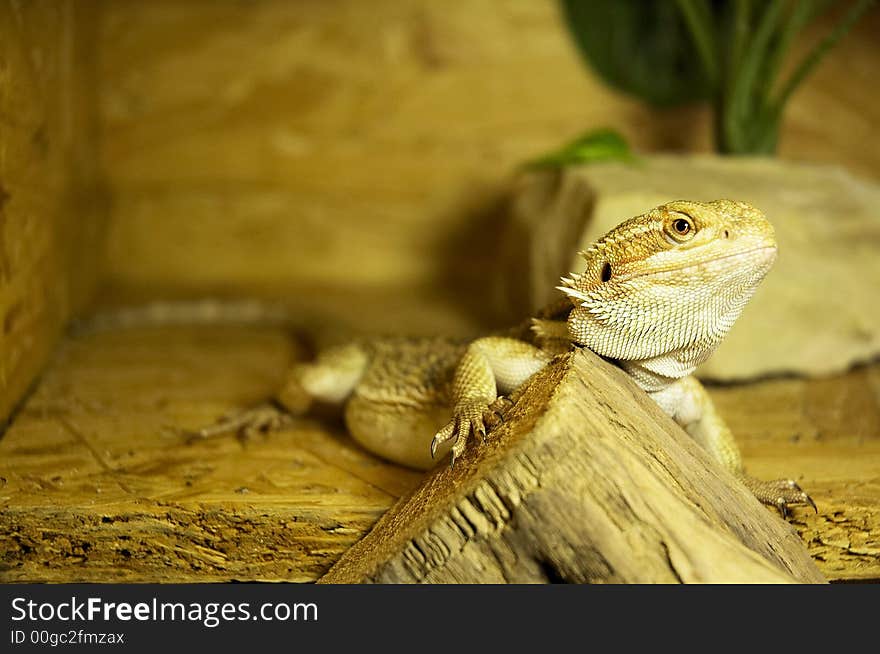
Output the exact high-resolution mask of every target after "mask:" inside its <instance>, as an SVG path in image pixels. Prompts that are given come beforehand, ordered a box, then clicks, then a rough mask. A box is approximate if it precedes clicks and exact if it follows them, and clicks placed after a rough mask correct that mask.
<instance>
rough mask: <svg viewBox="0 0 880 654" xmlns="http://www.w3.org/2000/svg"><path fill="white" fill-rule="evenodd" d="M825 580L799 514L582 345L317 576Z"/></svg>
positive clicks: (358, 579)
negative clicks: (784, 508) (777, 503)
mask: <svg viewBox="0 0 880 654" xmlns="http://www.w3.org/2000/svg"><path fill="white" fill-rule="evenodd" d="M553 581H564V582H612V583H653V582H685V583H691V582H708V583H715V582H762V583H766V582H810V583H815V582H821V581H823V577H822V575H821V573H820V572H819V570H818V569H817V568H816V566H815V565H814V564H813V562H812V560H811V559H810V557H809V554H808V553H807V551H806V549H805V547H804V545H803V543H802V542H801V541H800V539H799V538H798V537H797V535H796V534H795V532H794V531H793V529H792V528H791V527H790V526H789V525H788V524H786V523H785V522H783V521H782V520H781V519H780V518H779V517H778V516H777V515H775V514H774V513H772V512H771V511H769V510H768V509H766V508H765V507H763V506H761V505H760V504H759V503H758V502H757V501H756V500H755V499H754V497H752V496H751V494H750V493H749V492H748V490H747V489H746V488H745V487H744V486H742V484H740V483H739V482H738V481H737V480H736V479H735V478H734V477H733V476H732V475H730V474H729V473H727V472H726V471H725V470H723V469H721V468H720V467H719V466H718V465H716V464H715V463H714V461H712V460H711V459H710V458H709V456H708V454H707V453H706V452H704V451H703V450H702V448H701V447H700V446H699V445H697V444H696V443H695V442H694V441H692V440H691V439H690V438H689V437H688V436H687V434H685V432H684V431H682V430H681V429H680V428H679V427H678V426H677V425H676V424H674V423H673V422H672V420H670V419H669V418H668V417H667V416H665V415H664V414H663V413H662V412H661V411H660V409H659V408H658V407H657V406H655V405H654V403H653V402H652V401H651V399H650V398H649V397H648V396H647V395H645V393H643V392H642V391H641V390H640V389H639V388H637V387H636V386H635V384H633V383H632V382H631V380H629V379H628V378H627V377H626V375H624V374H623V373H622V372H621V371H620V370H618V369H617V368H615V367H613V366H612V365H610V364H608V363H606V362H604V361H602V360H601V359H599V358H598V357H596V356H595V355H593V354H592V353H590V352H588V351H586V350H580V351H576V352H573V353H569V354H566V355H563V356H562V357H560V358H559V359H558V360H557V361H556V362H555V363H554V364H553V365H551V366H549V367H548V368H547V369H546V370H544V371H543V372H541V373H540V374H539V375H537V376H536V378H535V380H534V381H533V383H531V384H530V385H529V386H528V388H527V389H525V391H524V392H523V393H522V395H521V397H520V398H518V401H517V403H516V406H515V407H514V408H513V409H512V410H511V412H510V414H509V415H508V419H507V421H506V422H505V423H504V424H503V425H502V426H501V427H499V428H498V429H497V430H496V431H495V432H493V434H492V435H491V436H490V438H489V439H488V440H487V441H486V442H485V443H484V444H483V445H482V446H481V447H473V448H471V449H469V450H468V451H467V452H466V454H465V456H464V457H462V459H461V460H460V462H457V463H456V465H455V467H454V468H452V469H450V468H449V467H447V466H440V467H439V468H438V469H437V470H435V471H434V473H433V474H430V475H428V477H426V479H425V480H424V482H423V483H422V484H421V485H419V486H418V487H417V488H415V489H414V490H413V491H412V492H410V493H409V494H408V495H406V496H404V497H403V498H402V499H401V500H400V501H399V502H398V503H397V504H396V505H395V506H394V507H393V508H392V509H391V510H389V511H388V512H387V513H386V514H385V515H384V516H383V517H382V519H381V520H380V521H379V522H378V523H377V525H376V527H375V528H374V529H373V530H372V531H371V532H370V533H369V534H368V535H367V536H365V537H364V538H363V539H362V540H360V541H359V542H358V543H356V544H355V545H354V546H352V547H351V548H350V549H349V550H348V551H347V552H346V554H345V555H343V557H342V558H341V559H340V560H339V561H338V562H337V563H336V565H334V567H333V568H332V569H331V570H330V571H329V572H328V573H327V574H326V575H325V576H324V577H323V578H322V579H321V582H323V583H365V582H374V583H400V582H428V583H444V582H471V583H473V582H478V583H483V582H513V583H529V582H553Z"/></svg>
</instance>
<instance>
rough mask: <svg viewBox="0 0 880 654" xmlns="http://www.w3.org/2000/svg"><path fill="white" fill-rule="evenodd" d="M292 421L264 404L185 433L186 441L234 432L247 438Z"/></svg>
mask: <svg viewBox="0 0 880 654" xmlns="http://www.w3.org/2000/svg"><path fill="white" fill-rule="evenodd" d="M291 422H292V417H291V416H290V415H289V414H287V413H285V412H284V411H281V410H280V409H278V408H276V407H274V406H272V405H271V404H265V405H262V406H258V407H256V408H254V409H249V410H246V411H241V412H238V413H235V414H233V415H230V416H224V417H223V418H221V419H220V420H218V421H217V422H216V423H215V424H213V425H210V426H208V427H203V428H202V429H199V430H197V431H194V432H188V433H187V436H188V438H187V443H189V444H192V443H193V442H194V441H197V440H202V439H205V438H212V437H214V436H222V435H224V434H229V433H235V434H236V435H238V437H239V438H240V439H242V440H249V439H251V438H253V437H254V436H256V435H257V434H268V433H269V432H273V431H278V430H279V429H282V428H284V427H286V426H288V425H289V424H290V423H291Z"/></svg>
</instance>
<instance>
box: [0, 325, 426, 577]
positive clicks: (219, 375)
mask: <svg viewBox="0 0 880 654" xmlns="http://www.w3.org/2000/svg"><path fill="white" fill-rule="evenodd" d="M298 356H301V353H299V352H298V350H297V348H296V346H295V343H294V342H293V341H291V339H290V338H289V337H288V335H286V334H285V333H284V332H282V331H281V330H278V329H260V328H250V329H244V328H232V327H229V328H223V327H218V328H201V329H196V328H173V329H170V328H169V329H132V330H126V331H121V332H119V333H111V334H101V335H95V336H89V337H81V338H76V339H71V340H68V341H67V342H65V344H64V345H63V347H62V348H61V349H60V351H59V353H58V356H57V357H56V360H55V364H54V366H53V367H52V369H51V370H50V371H49V372H48V373H47V374H46V375H45V377H44V378H43V380H42V381H41V383H40V385H39V387H38V389H37V391H36V392H35V393H34V394H33V395H32V396H31V397H30V398H29V400H28V402H27V404H26V406H25V408H24V409H23V410H22V411H21V412H20V413H19V415H18V417H17V419H16V421H15V423H14V424H13V425H12V427H11V428H10V429H9V431H8V432H7V434H6V435H5V437H4V438H3V440H2V441H0V477H2V481H0V485H2V488H0V506H2V508H0V513H2V516H3V517H2V519H0V522H2V525H3V526H2V527H0V532H2V533H0V562H2V571H0V579H3V580H4V581H22V580H40V581H52V580H54V581H57V580H60V579H69V580H73V579H77V580H81V581H111V580H116V581H162V582H165V581H185V580H186V581H222V580H230V579H242V580H263V581H278V580H284V581H310V580H313V579H315V578H316V577H317V576H319V575H320V574H321V573H323V571H325V570H326V569H327V568H328V567H329V565H330V564H331V563H332V562H333V561H335V560H336V558H338V556H340V555H341V554H342V552H343V551H344V550H345V549H346V548H347V547H348V545H350V544H351V543H352V542H354V541H355V540H356V539H357V538H358V537H359V536H360V535H362V534H363V533H364V532H365V531H366V530H368V529H369V528H370V526H371V525H372V524H373V522H374V521H375V520H376V519H377V518H378V517H379V516H380V515H381V514H382V513H383V512H384V511H385V510H386V509H387V508H388V506H390V504H391V503H392V502H393V501H394V499H396V497H398V496H399V495H400V494H401V493H403V492H404V491H405V490H407V489H408V488H409V487H410V485H411V483H413V481H414V480H415V479H417V478H418V476H419V474H418V473H414V472H411V471H408V470H404V469H401V468H397V467H395V466H392V465H390V464H385V463H382V462H380V461H377V460H376V459H375V458H374V457H372V456H370V455H369V454H367V453H366V452H364V451H363V450H362V449H360V448H359V447H358V446H357V445H355V444H354V442H353V441H352V440H351V439H350V438H348V437H347V436H346V435H345V434H344V432H342V431H340V429H339V427H338V426H337V427H335V428H334V426H333V424H334V423H333V422H332V421H330V422H327V423H321V422H319V421H316V420H314V419H305V420H302V421H300V422H298V423H297V424H296V425H295V426H294V428H292V429H290V430H287V431H284V432H280V433H276V434H273V435H272V436H271V437H269V438H266V439H257V440H254V441H251V442H247V443H244V444H243V443H241V442H239V441H238V440H237V439H236V438H235V437H234V436H230V437H218V438H215V439H209V440H205V441H199V442H196V443H193V444H187V442H186V439H185V438H184V436H183V434H182V433H181V431H180V430H181V429H195V428H198V427H201V426H205V425H208V424H210V423H212V422H213V421H214V420H216V419H217V418H218V417H220V416H221V415H222V414H224V413H225V412H227V411H232V410H235V409H237V408H238V409H241V408H247V407H249V406H251V405H253V404H256V403H259V402H260V401H262V400H264V399H265V398H266V397H268V396H269V395H271V393H272V392H273V390H274V389H275V388H277V387H278V386H279V385H280V384H281V381H282V379H283V376H284V373H285V371H286V370H287V368H288V365H289V364H290V362H291V361H292V359H293V358H295V357H298Z"/></svg>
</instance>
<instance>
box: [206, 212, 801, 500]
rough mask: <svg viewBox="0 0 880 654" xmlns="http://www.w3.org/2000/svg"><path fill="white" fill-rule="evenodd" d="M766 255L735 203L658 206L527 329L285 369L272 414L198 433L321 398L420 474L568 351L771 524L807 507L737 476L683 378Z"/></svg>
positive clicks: (374, 345) (735, 309) (404, 342)
mask: <svg viewBox="0 0 880 654" xmlns="http://www.w3.org/2000/svg"><path fill="white" fill-rule="evenodd" d="M776 252H777V246H776V240H775V237H774V232H773V228H772V226H771V225H770V223H769V222H768V221H767V219H766V218H765V217H764V215H763V214H762V213H761V212H760V211H759V210H758V209H756V208H754V207H752V206H750V205H748V204H746V203H744V202H734V201H730V200H718V201H715V202H709V203H702V202H686V201H677V202H670V203H668V204H665V205H662V206H660V207H657V208H656V209H653V210H652V211H649V212H648V213H645V214H644V215H641V216H637V217H635V218H632V219H630V220H627V221H625V222H623V223H621V224H620V225H618V226H617V227H615V228H614V229H612V230H611V231H610V232H608V233H607V234H606V235H605V236H603V237H602V238H600V239H599V240H598V241H596V242H595V243H594V244H593V245H592V246H591V247H589V248H588V249H587V250H586V251H585V252H582V253H581V254H582V255H583V258H584V260H585V262H586V265H585V268H584V270H583V271H582V272H580V273H572V274H571V275H570V276H569V277H565V278H563V279H562V284H561V285H560V286H559V287H558V288H559V290H561V291H562V293H563V294H564V298H562V299H561V301H559V302H557V303H555V304H553V305H551V306H550V307H548V308H546V309H545V310H544V311H543V312H541V313H540V314H539V317H537V318H534V319H532V321H531V325H530V327H531V329H530V330H529V329H525V330H523V329H519V330H516V329H515V330H512V331H511V332H509V333H505V334H496V335H490V336H486V337H483V338H478V339H476V340H474V341H472V342H469V343H462V342H456V341H452V340H449V339H443V338H421V339H406V338H389V339H374V340H368V341H361V342H350V343H347V344H345V345H340V346H336V347H333V348H330V349H327V350H325V351H323V352H321V353H320V354H319V355H318V356H317V359H316V360H315V361H314V362H312V363H304V364H300V365H297V366H296V367H295V368H294V369H293V370H292V372H291V374H290V376H289V379H288V381H287V383H286V385H285V387H284V388H283V389H282V391H281V392H280V393H279V394H278V398H277V399H278V402H277V403H275V404H274V405H266V406H263V407H259V408H257V409H254V410H250V411H245V412H243V413H241V414H239V415H238V416H235V417H232V418H230V419H226V420H221V421H220V422H219V423H217V424H216V425H213V426H211V427H208V428H206V429H203V430H201V431H200V432H199V435H200V436H205V437H207V436H211V435H215V434H220V433H225V432H229V431H239V432H241V433H243V434H245V435H247V434H251V433H253V432H257V431H267V430H271V429H273V428H277V427H279V426H281V425H282V424H284V423H285V422H286V421H288V420H289V417H290V416H291V415H296V414H301V413H303V412H304V411H306V410H307V408H308V406H309V405H310V403H311V402H312V401H314V400H320V401H322V402H329V403H333V404H336V405H339V406H340V407H342V408H343V409H344V416H345V422H346V426H347V428H348V430H349V432H350V433H351V436H352V437H353V438H354V439H355V440H356V441H357V442H359V443H360V444H361V445H363V446H364V447H365V448H367V449H368V450H369V451H371V452H373V453H375V454H377V455H379V456H380V457H383V458H385V459H388V460H391V461H393V462H396V463H400V464H403V465H405V466H410V467H415V468H422V469H427V468H430V467H432V466H433V465H435V463H436V462H437V460H438V459H439V458H441V457H442V456H444V455H445V454H446V453H447V452H449V455H450V460H451V462H452V463H454V461H455V459H456V458H457V457H458V456H460V455H461V453H462V452H463V451H464V449H465V447H466V446H467V444H468V443H469V442H470V440H472V437H473V436H478V437H480V438H483V437H485V436H486V434H487V431H488V430H489V429H491V427H492V426H493V425H494V424H497V423H498V421H499V420H500V419H502V418H503V414H504V412H505V409H506V408H507V407H508V406H509V405H510V402H509V400H508V399H507V396H508V394H510V393H511V392H513V391H515V390H516V389H518V388H520V387H521V386H523V385H524V384H525V383H526V382H527V381H528V379H529V378H530V377H531V376H532V375H533V374H534V373H535V372H537V371H538V370H540V369H541V368H543V367H544V366H546V365H547V364H548V363H549V362H550V360H551V359H552V358H553V356H554V355H555V354H557V353H559V352H560V351H562V350H565V349H567V348H568V347H570V346H571V345H572V344H574V345H575V346H581V347H587V348H589V349H591V350H592V351H593V352H595V353H596V354H598V355H600V356H602V357H604V358H605V359H607V360H610V361H612V362H614V363H616V364H617V365H618V366H619V367H620V368H622V369H623V370H624V371H625V372H626V373H627V374H628V375H629V376H630V377H632V379H633V380H634V381H635V382H636V384H638V385H639V386H640V387H641V388H642V389H643V390H644V391H645V392H646V393H647V394H648V395H649V396H650V397H651V398H653V399H654V401H655V402H656V403H657V404H658V405H659V406H660V407H661V409H662V410H663V411H664V412H665V413H667V414H668V415H669V416H671V417H672V418H673V419H674V420H675V421H676V422H677V423H678V424H679V425H681V427H683V428H684V429H685V430H686V431H687V433H688V434H690V435H691V436H692V437H693V438H694V439H695V440H696V441H698V442H699V443H700V444H701V445H702V446H703V447H704V448H706V450H708V451H709V453H710V454H711V455H712V456H713V457H714V458H715V459H716V460H717V461H718V462H719V463H720V464H721V465H723V466H724V467H725V468H727V469H728V470H729V471H731V472H733V473H734V474H735V475H736V476H737V477H739V478H740V479H741V480H742V481H743V482H744V483H745V484H746V486H748V487H749V488H750V489H751V491H752V492H753V493H754V494H755V496H756V497H757V498H758V499H759V500H760V501H761V502H763V503H765V504H768V505H772V506H775V507H777V508H778V509H779V511H780V512H781V513H782V514H783V516H785V515H787V514H788V507H789V506H790V505H794V504H810V505H812V506H813V508H814V509H815V508H816V505H815V503H814V502H813V500H812V499H811V498H810V497H809V496H808V495H807V494H806V493H804V492H803V491H802V490H801V489H800V488H799V487H798V485H797V484H796V483H795V482H794V481H792V480H789V479H781V480H776V481H759V480H757V479H754V478H752V477H749V476H748V475H746V474H745V472H744V470H743V465H742V460H741V457H740V453H739V449H738V448H737V445H736V442H735V441H734V439H733V436H732V435H731V432H730V430H729V429H728V427H727V426H726V424H725V423H724V421H723V420H722V418H721V417H720V416H719V414H718V412H717V411H716V410H715V407H714V406H713V404H712V401H711V399H710V397H709V395H708V394H707V392H706V390H705V389H704V388H703V386H702V385H701V384H700V382H699V381H698V380H697V379H696V378H695V377H694V376H693V372H694V370H695V369H696V367H697V366H698V365H699V364H700V363H702V362H703V361H705V360H706V359H707V358H708V357H709V355H710V354H711V353H712V351H713V350H714V349H715V348H716V347H717V346H718V344H719V343H720V342H721V340H722V339H723V338H724V336H725V335H726V334H727V332H728V331H729V330H730V328H731V326H732V325H733V323H734V321H735V320H736V319H737V317H738V316H739V315H740V312H741V311H742V309H743V307H744V306H745V305H746V303H747V302H748V301H749V299H750V298H751V297H752V294H753V293H754V292H755V289H756V288H757V286H758V284H759V283H760V282H761V280H762V279H763V278H764V276H765V275H766V274H767V272H768V271H769V270H770V268H771V266H772V265H773V262H774V261H775V259H776ZM279 405H280V406H279ZM450 450H451V452H450Z"/></svg>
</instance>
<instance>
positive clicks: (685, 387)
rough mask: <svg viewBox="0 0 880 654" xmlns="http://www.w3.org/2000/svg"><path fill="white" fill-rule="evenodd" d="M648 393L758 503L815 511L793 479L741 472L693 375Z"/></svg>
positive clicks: (728, 436)
mask: <svg viewBox="0 0 880 654" xmlns="http://www.w3.org/2000/svg"><path fill="white" fill-rule="evenodd" d="M649 395H650V396H651V397H652V398H653V399H654V400H655V401H656V402H657V403H658V404H659V405H660V407H661V408H662V409H663V410H664V411H665V412H666V413H667V414H669V415H670V416H671V417H672V418H673V419H674V420H675V421H676V422H677V423H678V424H679V425H681V426H682V427H683V428H684V429H685V431H687V432H688V434H690V435H691V437H693V439H694V440H696V441H697V442H698V443H700V445H702V446H703V447H704V448H705V449H706V450H707V451H708V452H709V454H711V455H712V457H713V458H714V459H715V460H716V461H718V462H719V463H720V464H721V465H723V466H724V467H725V468H726V469H727V470H729V471H730V472H732V473H733V474H734V475H735V476H736V477H738V478H739V479H740V480H741V481H742V482H743V483H744V484H745V486H746V487H747V488H748V489H749V490H751V491H752V493H753V494H754V495H755V497H757V498H758V500H759V501H760V502H762V503H763V504H768V505H770V506H775V507H776V508H777V509H778V510H779V512H780V513H781V514H782V515H783V517H786V516H788V514H789V510H788V507H789V506H790V505H797V504H809V505H810V506H812V507H813V509H814V510H816V504H815V502H813V500H812V498H811V497H810V496H809V495H807V494H806V493H805V492H804V491H803V490H801V488H800V486H798V485H797V483H796V482H795V481H793V480H791V479H776V480H772V481H762V480H760V479H755V478H754V477H751V476H749V475H747V474H746V473H745V470H744V469H743V465H742V457H741V456H740V453H739V448H738V447H737V445H736V441H735V440H734V438H733V434H732V433H731V431H730V429H729V428H728V426H727V424H726V423H725V422H724V420H723V419H722V418H721V416H720V415H719V414H718V411H717V410H716V408H715V405H714V403H713V402H712V398H710V397H709V394H708V393H707V392H706V389H705V388H704V387H703V385H702V384H701V383H700V382H699V381H698V380H697V379H696V378H695V377H693V376H688V377H683V378H682V379H679V380H678V381H676V382H675V383H673V384H671V385H670V386H668V387H667V388H665V389H663V390H660V391H655V392H652V393H649Z"/></svg>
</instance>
